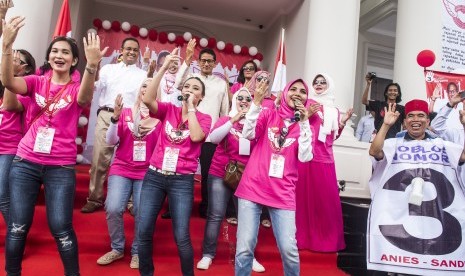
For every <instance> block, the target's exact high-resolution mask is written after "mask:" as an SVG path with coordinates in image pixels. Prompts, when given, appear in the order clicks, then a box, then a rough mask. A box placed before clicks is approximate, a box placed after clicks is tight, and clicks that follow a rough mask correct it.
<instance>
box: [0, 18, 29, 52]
mask: <svg viewBox="0 0 465 276" xmlns="http://www.w3.org/2000/svg"><path fill="white" fill-rule="evenodd" d="M25 19H26V17H24V16H13V17H12V18H11V19H10V20H9V21H8V22H6V20H5V19H3V22H2V24H3V46H4V47H11V45H13V42H14V41H15V40H16V36H17V35H18V31H19V29H21V28H22V27H23V26H24V24H26V22H25V21H24V20H25Z"/></svg>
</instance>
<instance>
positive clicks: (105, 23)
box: [102, 20, 111, 30]
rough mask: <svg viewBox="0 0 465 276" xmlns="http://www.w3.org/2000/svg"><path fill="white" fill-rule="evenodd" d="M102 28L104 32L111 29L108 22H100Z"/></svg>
mask: <svg viewBox="0 0 465 276" xmlns="http://www.w3.org/2000/svg"><path fill="white" fill-rule="evenodd" d="M102 27H103V28H104V29H105V30H109V29H110V28H111V22H110V21H108V20H105V21H103V22H102Z"/></svg>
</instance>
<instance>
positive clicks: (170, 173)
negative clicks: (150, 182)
mask: <svg viewBox="0 0 465 276" xmlns="http://www.w3.org/2000/svg"><path fill="white" fill-rule="evenodd" d="M149 169H151V170H153V171H155V172H157V173H161V174H163V175H182V174H180V173H177V172H170V171H165V170H160V169H159V168H157V167H154V166H152V165H150V166H149Z"/></svg>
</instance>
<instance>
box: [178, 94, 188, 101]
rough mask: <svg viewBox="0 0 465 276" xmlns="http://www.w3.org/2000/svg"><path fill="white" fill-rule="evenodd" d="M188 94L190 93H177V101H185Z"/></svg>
mask: <svg viewBox="0 0 465 276" xmlns="http://www.w3.org/2000/svg"><path fill="white" fill-rule="evenodd" d="M189 95H190V94H184V95H179V96H178V101H180V102H181V101H186V102H187V99H188V98H189Z"/></svg>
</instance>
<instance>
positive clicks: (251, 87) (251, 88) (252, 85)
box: [246, 71, 273, 98]
mask: <svg viewBox="0 0 465 276" xmlns="http://www.w3.org/2000/svg"><path fill="white" fill-rule="evenodd" d="M261 75H265V76H266V77H267V78H268V81H269V82H270V86H269V88H268V91H266V96H265V98H268V97H270V96H271V82H272V81H273V80H272V79H271V74H270V72H267V71H257V72H255V74H253V76H252V78H251V79H250V81H249V82H248V83H247V85H246V88H247V89H249V91H250V94H252V96H253V95H254V93H255V89H256V88H257V84H258V81H257V78H258V76H261Z"/></svg>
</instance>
